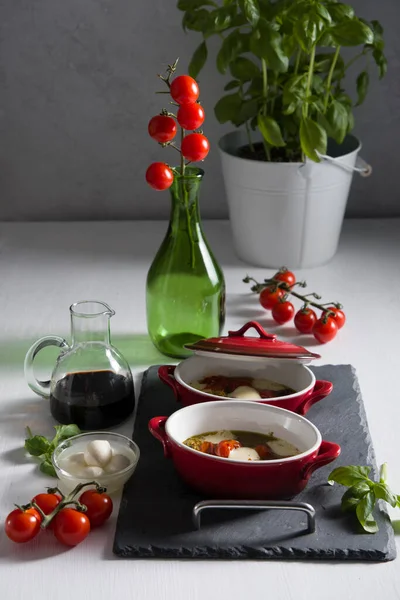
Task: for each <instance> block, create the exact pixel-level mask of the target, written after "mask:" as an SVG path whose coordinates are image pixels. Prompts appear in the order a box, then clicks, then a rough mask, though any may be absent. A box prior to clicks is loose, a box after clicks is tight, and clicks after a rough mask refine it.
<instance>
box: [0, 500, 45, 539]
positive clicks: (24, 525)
mask: <svg viewBox="0 0 400 600" xmlns="http://www.w3.org/2000/svg"><path fill="white" fill-rule="evenodd" d="M41 520H42V519H41V516H40V514H39V513H38V511H37V510H36V509H35V508H28V509H27V510H21V509H20V508H16V509H15V510H13V511H12V512H10V514H9V515H8V516H7V518H6V521H5V525H4V529H5V532H6V535H7V537H9V538H10V540H12V541H13V542H17V544H23V543H25V542H29V541H30V540H33V538H34V537H35V536H37V534H38V533H39V530H40V523H41Z"/></svg>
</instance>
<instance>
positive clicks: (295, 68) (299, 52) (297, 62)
mask: <svg viewBox="0 0 400 600" xmlns="http://www.w3.org/2000/svg"><path fill="white" fill-rule="evenodd" d="M301 52H302V50H301V48H299V49H298V51H297V56H296V62H295V65H294V74H295V75H297V73H298V72H299V66H300V58H301Z"/></svg>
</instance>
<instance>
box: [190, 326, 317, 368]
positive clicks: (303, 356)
mask: <svg viewBox="0 0 400 600" xmlns="http://www.w3.org/2000/svg"><path fill="white" fill-rule="evenodd" d="M252 327H253V328H254V329H255V330H256V331H257V333H258V334H259V335H258V336H257V337H250V336H247V335H246V336H245V335H244V334H245V333H246V331H248V330H249V329H251V328H252ZM185 347H186V348H189V349H190V350H193V351H194V352H195V353H196V354H207V355H209V354H210V353H218V354H221V355H226V358H228V357H231V358H234V357H236V358H239V357H240V358H247V359H250V358H269V359H279V360H283V359H285V360H287V359H289V360H293V361H294V362H310V361H311V360H312V359H314V358H321V356H320V355H319V354H314V353H313V352H310V351H309V350H307V349H306V348H303V347H302V346H296V345H295V344H291V343H290V342H283V341H281V340H278V339H277V337H276V335H274V334H273V333H267V332H266V331H265V330H264V329H263V328H262V327H261V325H260V324H259V323H257V321H250V322H249V323H246V325H243V327H242V328H241V329H239V331H229V332H228V335H227V336H224V337H219V338H208V339H205V340H199V341H198V342H195V343H194V344H187V345H186V346H185Z"/></svg>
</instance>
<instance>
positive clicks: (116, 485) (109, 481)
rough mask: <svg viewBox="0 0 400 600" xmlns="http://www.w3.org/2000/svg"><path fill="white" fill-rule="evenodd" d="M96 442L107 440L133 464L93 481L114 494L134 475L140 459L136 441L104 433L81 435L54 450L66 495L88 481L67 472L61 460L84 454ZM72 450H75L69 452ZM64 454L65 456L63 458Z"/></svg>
mask: <svg viewBox="0 0 400 600" xmlns="http://www.w3.org/2000/svg"><path fill="white" fill-rule="evenodd" d="M94 440H107V441H108V442H109V443H110V445H111V447H112V448H113V450H117V451H118V453H120V454H124V455H125V456H126V457H127V458H128V459H129V460H130V461H131V462H130V464H129V465H128V466H127V467H125V468H124V469H122V470H121V471H117V472H116V473H103V474H102V475H100V476H99V477H93V478H92V479H91V480H92V481H96V482H97V483H98V484H99V485H101V486H103V487H105V488H107V493H112V492H115V491H117V490H119V489H121V488H122V487H123V485H124V484H125V483H126V482H127V481H128V479H130V477H131V476H132V475H133V473H134V471H135V469H136V466H137V463H138V461H139V457H140V450H139V446H138V445H137V444H135V442H134V441H132V440H131V439H129V438H128V437H126V436H125V435H121V434H120V433H112V432H104V431H92V432H90V433H81V434H79V435H75V436H74V437H71V438H69V439H68V440H64V441H63V442H61V443H60V444H59V445H58V446H57V448H56V449H55V450H54V452H53V454H52V457H51V461H52V463H53V466H54V469H55V470H56V473H57V477H58V479H59V480H60V485H59V487H60V490H61V491H62V492H63V493H64V494H68V493H69V492H71V491H72V490H73V489H74V488H75V487H76V486H77V485H78V484H79V483H85V481H88V479H87V478H86V479H80V478H79V477H78V476H77V475H73V474H72V473H69V472H68V471H66V470H65V469H64V468H62V467H61V466H60V459H61V460H62V459H63V458H67V456H68V455H70V454H75V453H76V452H84V450H85V448H86V446H87V444H88V443H89V442H92V441H94ZM70 448H72V449H73V450H72V451H71V452H67V450H69V449H70ZM64 453H65V454H64ZM63 454H64V456H62V455H63ZM88 489H89V488H88Z"/></svg>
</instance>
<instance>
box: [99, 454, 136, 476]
mask: <svg viewBox="0 0 400 600" xmlns="http://www.w3.org/2000/svg"><path fill="white" fill-rule="evenodd" d="M130 462H131V461H130V460H129V458H128V457H127V456H125V454H114V456H113V457H112V459H111V460H110V462H109V463H108V464H107V465H106V466H105V467H104V470H105V472H106V473H110V474H111V473H118V472H119V471H122V470H123V469H126V467H128V466H129V465H130Z"/></svg>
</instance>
